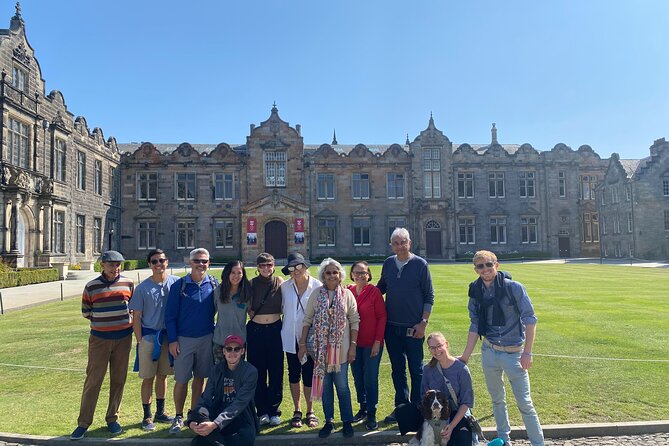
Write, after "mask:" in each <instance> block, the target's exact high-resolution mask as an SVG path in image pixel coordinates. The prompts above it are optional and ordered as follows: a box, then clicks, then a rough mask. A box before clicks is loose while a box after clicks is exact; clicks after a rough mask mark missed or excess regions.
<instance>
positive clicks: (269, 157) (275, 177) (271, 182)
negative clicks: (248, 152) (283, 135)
mask: <svg viewBox="0 0 669 446" xmlns="http://www.w3.org/2000/svg"><path fill="white" fill-rule="evenodd" d="M264 161H265V186H268V187H285V186H286V152H265V159H264Z"/></svg>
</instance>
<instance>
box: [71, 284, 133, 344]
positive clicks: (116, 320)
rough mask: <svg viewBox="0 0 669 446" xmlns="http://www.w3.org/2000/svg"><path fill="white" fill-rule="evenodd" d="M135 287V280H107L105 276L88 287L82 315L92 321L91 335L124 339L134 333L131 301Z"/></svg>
mask: <svg viewBox="0 0 669 446" xmlns="http://www.w3.org/2000/svg"><path fill="white" fill-rule="evenodd" d="M134 288H135V285H134V283H133V282H132V280H130V279H128V278H125V277H122V276H119V277H117V278H116V279H114V280H113V281H111V282H109V281H107V280H106V279H105V278H104V277H103V276H102V275H100V276H99V277H97V278H96V279H93V280H91V281H90V282H88V283H87V284H86V286H85V287H84V294H83V296H82V298H81V314H82V316H83V317H85V318H86V319H88V320H90V321H91V334H92V335H94V336H98V337H100V338H104V339H120V338H123V337H125V336H126V335H128V334H130V333H132V314H131V313H130V311H129V310H128V302H129V301H130V298H131V297H132V292H133V290H134Z"/></svg>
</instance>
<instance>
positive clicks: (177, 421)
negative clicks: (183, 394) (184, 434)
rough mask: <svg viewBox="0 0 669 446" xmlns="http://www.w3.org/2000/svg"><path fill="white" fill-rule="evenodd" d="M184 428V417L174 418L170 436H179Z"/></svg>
mask: <svg viewBox="0 0 669 446" xmlns="http://www.w3.org/2000/svg"><path fill="white" fill-rule="evenodd" d="M183 427H184V417H180V416H177V417H174V421H172V425H171V426H170V431H169V432H170V434H172V435H174V434H178V433H179V432H181V429H183Z"/></svg>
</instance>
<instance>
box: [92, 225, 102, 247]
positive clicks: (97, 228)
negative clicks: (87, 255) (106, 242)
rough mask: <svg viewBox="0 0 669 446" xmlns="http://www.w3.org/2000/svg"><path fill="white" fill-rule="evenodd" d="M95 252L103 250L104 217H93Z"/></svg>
mask: <svg viewBox="0 0 669 446" xmlns="http://www.w3.org/2000/svg"><path fill="white" fill-rule="evenodd" d="M93 252H94V253H96V254H98V253H100V252H102V218H101V217H93Z"/></svg>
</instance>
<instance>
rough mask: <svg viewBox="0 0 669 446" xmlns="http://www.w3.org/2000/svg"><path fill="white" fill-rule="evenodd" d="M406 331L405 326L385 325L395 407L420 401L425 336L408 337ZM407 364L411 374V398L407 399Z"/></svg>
mask: <svg viewBox="0 0 669 446" xmlns="http://www.w3.org/2000/svg"><path fill="white" fill-rule="evenodd" d="M406 332H407V327H398V326H395V325H386V335H385V341H386V348H387V349H388V358H390V367H391V368H392V374H391V375H392V377H393V385H394V386H395V407H397V406H399V405H400V404H406V403H408V402H411V403H413V404H415V405H416V406H418V405H420V401H421V394H420V384H421V381H422V380H423V342H425V338H422V339H416V338H413V337H409V336H407V334H406ZM407 364H408V365H409V375H410V376H411V400H409V384H408V383H407V372H406V367H407Z"/></svg>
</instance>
